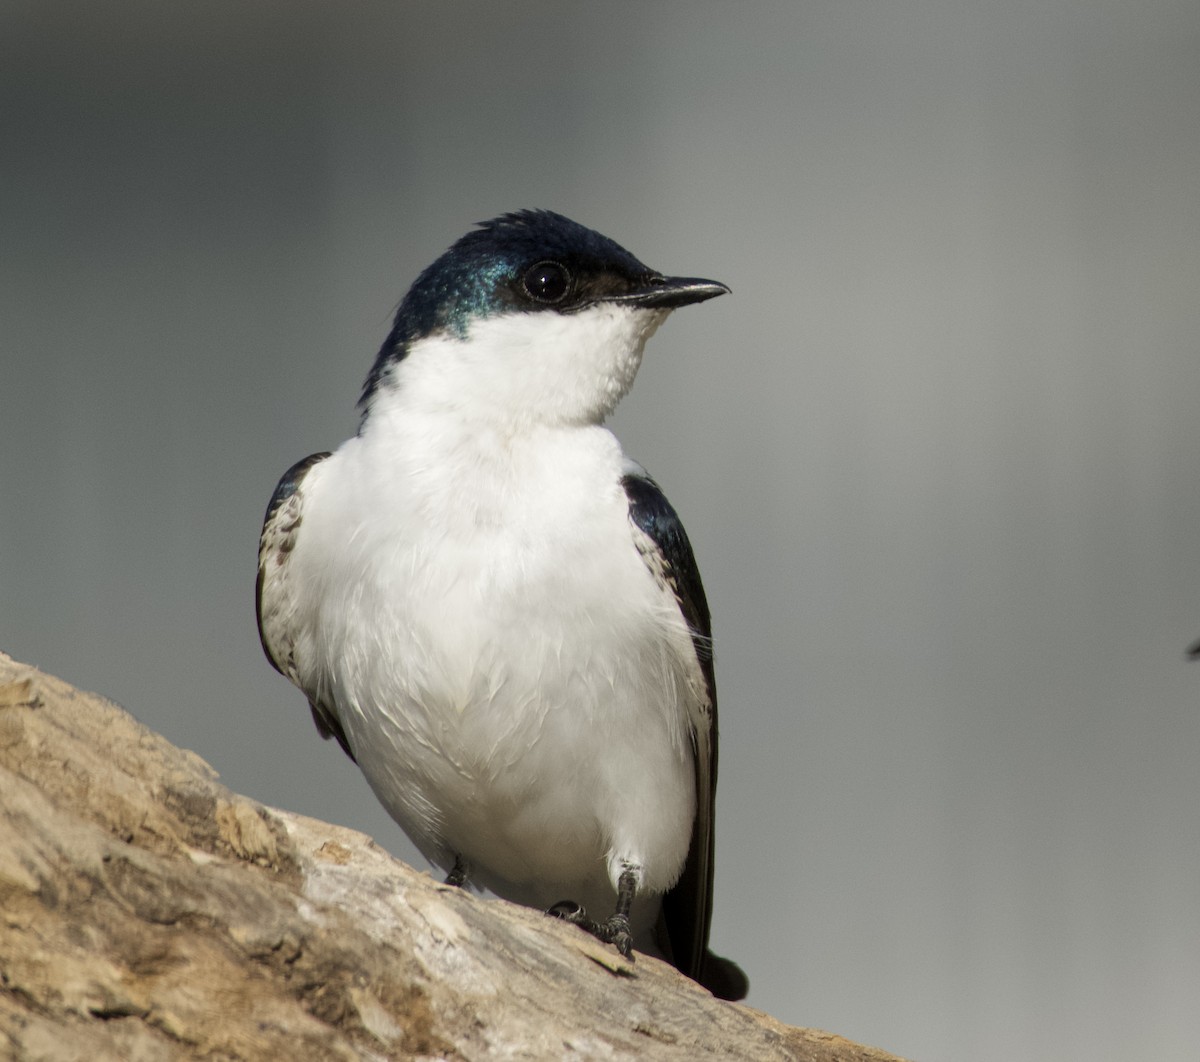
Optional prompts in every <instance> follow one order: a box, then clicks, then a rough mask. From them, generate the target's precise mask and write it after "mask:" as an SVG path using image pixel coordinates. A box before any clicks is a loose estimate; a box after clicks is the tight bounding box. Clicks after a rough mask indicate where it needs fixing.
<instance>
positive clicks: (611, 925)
mask: <svg viewBox="0 0 1200 1062" xmlns="http://www.w3.org/2000/svg"><path fill="white" fill-rule="evenodd" d="M546 914H548V915H550V916H551V917H553V918H561V919H562V920H563V921H564V922H570V923H571V925H574V926H578V927H579V928H580V929H584V930H586V931H587V932H589V933H591V935H592V936H593V937H595V938H596V939H597V940H600V941H603V942H604V943H605V944H611V945H612V946H613V947H614V948H616V949H617V951H619V952H620V953H621V954H622V955H623V956H624V957H625V958H626V959H628V960H629V961H630V962H633V934H632V933H631V932H630V931H629V917H628V915H623V914H615V915H613V916H612V917H611V918H609V919H607V920H605V921H603V922H593V921H592V920H591V919H590V918H588V916H587V911H585V910H584V909H583V907H582V906H581V905H580V904H577V903H576V902H575V901H574V900H559V902H558V903H556V904H555V905H554V906H553V907H551V908H550V909H549V910H548V911H547V912H546Z"/></svg>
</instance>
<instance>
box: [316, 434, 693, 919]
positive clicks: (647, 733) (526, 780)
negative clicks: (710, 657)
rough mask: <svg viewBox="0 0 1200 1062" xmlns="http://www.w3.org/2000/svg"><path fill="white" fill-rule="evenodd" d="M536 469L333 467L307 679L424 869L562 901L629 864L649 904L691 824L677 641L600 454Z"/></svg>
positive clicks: (681, 631) (608, 452)
mask: <svg viewBox="0 0 1200 1062" xmlns="http://www.w3.org/2000/svg"><path fill="white" fill-rule="evenodd" d="M576 436H578V438H576ZM534 453H536V454H537V455H538V456H536V457H533V456H528V455H524V456H523V455H517V456H516V457H513V456H512V455H511V454H510V455H509V456H508V460H509V465H508V466H507V467H508V468H509V469H510V470H511V473H512V474H511V475H509V476H507V477H503V478H502V479H501V480H499V481H498V480H497V478H496V476H495V474H494V473H495V469H493V468H487V469H483V470H481V471H480V474H479V475H478V476H477V477H476V481H475V482H472V477H471V476H470V475H468V474H464V475H462V476H459V477H455V481H454V484H453V490H446V489H444V488H443V487H441V486H439V487H437V488H436V489H433V488H430V489H428V490H422V483H421V481H420V479H419V477H418V478H417V479H415V480H414V481H407V480H403V479H400V480H397V479H395V478H393V479H391V480H388V479H386V478H381V477H380V476H379V475H375V474H373V473H372V472H371V471H370V470H371V469H374V468H376V467H378V465H379V462H378V461H376V460H374V458H375V457H377V456H378V455H374V454H373V453H372V451H371V448H370V447H369V446H368V445H367V444H365V443H364V441H363V440H352V441H351V442H350V443H348V444H347V445H346V446H345V447H343V449H342V450H341V451H339V452H338V454H336V455H335V456H334V457H332V458H330V459H329V460H328V461H327V462H326V463H325V465H326V466H329V467H325V466H322V468H321V471H322V473H323V474H322V476H321V480H320V482H319V483H318V484H316V487H317V489H315V490H313V492H312V494H311V495H309V496H308V497H307V499H306V504H305V516H304V525H303V529H302V534H301V538H300V542H299V544H298V546H297V549H296V555H295V557H294V558H293V561H292V563H293V564H294V565H296V566H297V572H298V573H299V574H300V575H301V578H299V579H297V583H299V584H300V585H303V586H304V587H305V588H306V593H308V592H310V591H309V588H311V596H310V602H311V607H310V609H309V614H310V616H311V623H312V630H313V637H312V640H311V643H310V645H311V651H310V653H309V654H308V658H307V659H306V660H305V662H304V665H305V666H306V667H307V669H309V672H310V674H311V675H312V676H313V677H314V678H317V679H319V681H320V683H321V688H322V689H323V690H326V691H328V694H329V695H330V697H331V699H332V701H333V703H334V704H335V705H336V707H337V711H338V715H339V717H340V719H341V721H342V724H343V726H344V728H345V730H346V732H347V736H348V738H349V741H350V744H351V747H352V748H353V749H354V752H355V756H356V758H357V760H358V763H359V766H360V767H361V768H362V770H363V772H364V774H365V775H366V777H367V779H368V780H369V782H370V784H371V786H372V788H373V789H374V790H375V792H376V794H377V795H378V796H379V798H380V800H381V801H382V803H383V804H384V805H385V807H387V809H388V811H389V812H390V813H391V814H392V816H393V817H394V818H395V819H396V820H397V821H398V822H399V823H400V824H401V826H402V827H403V828H404V829H405V831H406V832H407V833H408V834H409V836H410V837H412V839H413V840H414V842H415V843H416V844H417V845H418V847H420V848H421V849H422V851H423V852H424V853H425V854H426V855H427V857H429V858H430V859H431V860H433V861H434V862H437V863H439V864H440V865H443V866H447V865H449V864H450V863H452V862H453V860H454V857H455V855H462V856H464V857H465V858H466V859H468V860H469V861H470V862H471V864H472V867H473V868H474V869H475V870H476V871H479V872H482V873H481V874H480V875H479V876H480V877H481V878H482V880H483V881H484V882H485V883H488V882H490V880H491V879H496V878H498V879H501V881H502V882H509V883H515V884H524V883H536V884H537V885H538V886H539V888H545V889H547V890H549V892H548V895H555V894H556V898H560V899H561V898H562V897H563V896H565V895H569V894H571V891H572V890H575V891H579V890H581V889H582V890H585V891H586V890H588V889H590V888H593V887H595V886H597V885H598V884H605V887H608V886H607V885H606V883H607V882H609V881H611V880H613V879H614V878H615V874H614V870H617V871H619V866H620V863H621V862H622V861H629V862H633V863H638V864H640V865H641V866H642V867H643V868H644V877H643V883H642V884H643V888H645V889H647V890H649V891H654V892H657V891H662V890H663V889H665V888H667V887H669V886H670V885H671V884H672V883H673V881H674V879H675V877H676V876H677V874H678V872H679V870H680V868H681V866H682V863H683V860H684V858H685V856H686V853H687V848H688V843H689V840H690V833H691V824H692V818H693V815H694V813H695V793H694V784H695V783H694V773H693V765H692V752H691V743H690V739H689V736H688V733H687V706H686V704H685V703H684V698H685V697H686V696H688V692H687V690H688V685H687V681H686V674H687V666H688V665H687V663H686V660H687V656H686V654H688V653H690V652H691V646H690V638H689V636H688V634H687V631H686V628H685V627H684V625H683V621H682V619H681V618H680V616H679V615H678V610H677V609H675V608H674V607H673V603H672V602H671V600H670V597H669V595H664V593H663V591H662V589H661V587H659V586H658V585H657V584H656V583H655V581H654V579H653V577H652V576H651V574H650V572H649V571H648V569H647V568H646V566H645V564H644V562H643V561H642V559H641V557H640V556H639V555H638V553H637V551H636V549H635V548H634V544H633V538H632V532H631V529H630V525H629V521H628V508H627V503H626V501H625V497H624V494H623V492H622V490H621V488H620V485H619V479H620V469H621V466H620V461H621V455H620V450H619V448H617V446H616V442H615V440H614V439H612V436H611V435H609V434H608V433H607V432H605V431H603V429H599V428H595V429H585V430H577V431H576V432H575V433H574V434H573V435H571V436H568V437H567V438H566V439H564V440H561V441H560V443H559V445H557V446H556V447H554V448H552V449H551V450H546V448H545V447H544V446H543V447H539V448H537V449H536V450H531V451H530V454H534ZM547 453H548V454H551V455H552V458H551V459H550V460H549V461H547V460H546V459H545V457H544V456H543V455H545V454H547ZM339 463H340V467H339ZM393 476H394V472H393ZM441 482H443V483H444V480H442V481H441ZM335 485H336V486H335ZM493 887H496V889H497V891H499V892H501V893H504V892H505V891H506V890H505V889H504V887H503V886H502V885H500V886H493Z"/></svg>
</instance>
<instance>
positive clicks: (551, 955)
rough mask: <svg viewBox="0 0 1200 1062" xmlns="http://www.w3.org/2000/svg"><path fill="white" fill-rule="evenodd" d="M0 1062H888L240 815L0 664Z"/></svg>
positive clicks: (385, 865)
mask: <svg viewBox="0 0 1200 1062" xmlns="http://www.w3.org/2000/svg"><path fill="white" fill-rule="evenodd" d="M750 972H751V974H752V975H753V971H750ZM0 1057H4V1058H13V1059H16V1060H20V1062H35V1060H36V1062H43V1060H45V1062H51V1060H52V1062H73V1060H80V1062H84V1060H86V1062H100V1060H108V1059H113V1060H117V1059H119V1060H121V1062H150V1060H160V1059H163V1060H166V1059H213V1060H217V1059H220V1060H242V1059H245V1060H260V1059H261V1060H271V1062H276V1060H308V1059H312V1060H320V1062H326V1060H330V1059H373V1060H374V1059H410V1058H439V1059H440V1058H446V1059H480V1060H483V1059H496V1058H504V1059H558V1058H616V1059H634V1058H637V1059H647V1058H650V1059H657V1058H662V1059H710V1058H712V1059H715V1058H728V1059H754V1060H758V1059H811V1060H820V1062H832V1060H847V1062H849V1060H854V1062H885V1060H890V1059H893V1056H891V1055H888V1054H886V1053H884V1052H882V1051H877V1050H875V1049H872V1048H868V1047H861V1046H859V1045H856V1044H853V1043H850V1042H848V1041H846V1040H843V1039H842V1038H840V1037H837V1036H832V1035H830V1034H828V1033H823V1032H817V1031H813V1030H808V1029H798V1028H792V1027H789V1026H786V1025H783V1024H781V1023H779V1022H777V1021H775V1020H774V1019H773V1018H771V1017H769V1016H768V1015H766V1014H763V1013H761V1012H759V1011H756V1010H753V1009H751V1008H749V1007H746V1006H741V1005H738V1004H731V1003H724V1002H721V1001H719V1000H716V999H714V998H713V997H712V996H710V995H709V994H708V993H707V992H705V991H704V990H703V989H701V988H699V987H698V986H696V985H695V984H693V983H692V982H691V981H689V980H687V979H686V978H684V977H682V976H681V975H680V974H678V973H677V972H676V971H675V970H673V969H672V968H671V967H669V966H667V965H666V964H664V963H661V962H658V961H656V960H654V959H651V958H648V957H646V956H638V958H637V961H636V963H633V964H630V963H627V962H625V961H623V960H622V959H621V958H620V956H619V955H617V953H616V952H615V951H614V950H613V949H611V948H606V947H604V946H603V945H601V944H599V943H598V942H596V941H594V940H592V939H591V938H589V937H587V936H585V935H584V934H582V933H581V932H580V931H579V930H577V929H575V928H574V927H571V926H568V925H565V924H563V923H560V922H556V921H555V920H553V919H550V918H547V917H545V916H544V915H542V914H540V913H538V912H536V911H530V910H527V909H524V908H521V907H517V906H514V905H512V904H508V903H503V902H501V901H495V900H482V899H479V898H478V897H475V896H472V895H469V894H467V893H464V892H463V891H461V890H459V889H454V888H448V887H446V886H443V885H441V884H439V883H437V882H435V881H434V880H432V879H431V878H430V877H429V876H428V875H427V874H423V873H417V872H416V871H414V870H412V869H410V868H409V867H407V866H405V865H404V864H403V863H401V862H399V861H398V860H396V859H393V858H392V857H391V856H389V855H388V854H387V853H386V852H384V851H383V850H382V849H381V848H379V847H378V846H377V845H376V844H375V843H374V842H373V841H372V840H371V839H370V838H369V837H366V836H364V835H363V834H359V833H355V832H353V831H352V830H347V829H343V828H341V827H338V826H331V825H329V824H327V823H324V822H318V821H316V820H313V819H307V818H304V817H302V816H299V815H293V814H290V813H289V812H286V811H279V810H276V809H274V808H268V807H264V806H263V805H261V804H257V803H255V802H254V801H252V800H249V799H247V798H246V797H242V796H238V795H237V794H236V793H232V792H230V791H229V790H228V789H226V788H225V787H224V786H222V785H221V784H220V783H219V782H218V781H217V775H216V772H214V771H213V770H212V768H211V767H209V766H208V765H207V764H206V763H205V762H204V761H203V760H201V759H200V758H199V757H198V756H196V755H195V754H193V753H191V752H187V751H184V750H182V749H179V748H176V747H175V746H173V745H171V744H170V743H169V742H168V741H166V739H164V738H162V737H160V736H159V735H158V734H155V733H154V732H152V731H150V730H148V729H147V728H146V727H144V726H142V725H141V724H140V723H138V722H136V721H135V720H134V719H133V718H132V717H131V716H130V715H129V714H128V713H126V712H124V711H123V710H122V709H120V708H119V707H117V706H116V705H114V704H112V703H111V702H109V701H106V700H105V699H104V698H102V697H99V696H96V695H95V694H90V693H84V692H82V691H80V690H77V689H74V688H73V687H71V686H69V685H68V684H67V683H65V682H62V681H61V680H59V679H56V678H53V677H51V676H49V675H46V674H43V673H42V672H40V671H37V670H35V669H33V668H31V667H29V666H27V665H24V664H19V663H16V662H15V661H13V660H12V659H11V658H9V657H7V656H4V655H3V654H0Z"/></svg>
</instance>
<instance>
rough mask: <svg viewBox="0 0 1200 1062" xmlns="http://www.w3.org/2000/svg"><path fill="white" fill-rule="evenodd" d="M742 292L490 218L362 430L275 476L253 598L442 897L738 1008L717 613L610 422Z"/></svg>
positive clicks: (432, 293)
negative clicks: (673, 345) (729, 945)
mask: <svg viewBox="0 0 1200 1062" xmlns="http://www.w3.org/2000/svg"><path fill="white" fill-rule="evenodd" d="M729 290H730V289H729V288H728V287H727V286H726V285H725V284H722V283H719V282H717V281H713V280H705V279H700V278H695V277H677V276H667V275H665V274H663V273H660V272H658V271H656V270H654V269H651V268H649V267H647V266H645V265H643V264H642V262H641V261H639V260H638V259H637V258H635V257H634V256H633V255H632V254H631V253H630V252H629V251H627V250H625V249H624V248H623V247H622V246H620V245H619V244H618V243H616V242H615V241H613V240H612V239H610V238H608V237H606V236H603V235H601V234H600V233H599V232H596V231H594V230H593V229H589V228H587V227H585V226H584V225H581V224H579V223H578V222H575V221H572V220H570V219H568V218H566V217H564V216H563V215H561V214H558V213H555V212H553V211H549V210H519V211H515V212H512V213H507V214H502V215H500V216H498V217H496V218H493V219H492V220H490V221H486V222H481V223H479V224H478V225H477V226H476V227H474V228H473V229H471V230H470V231H469V232H468V233H467V234H466V235H464V236H462V237H461V238H460V239H458V240H457V241H456V242H455V243H454V244H453V245H451V246H450V248H449V249H448V250H447V251H446V252H445V253H444V254H442V255H441V256H440V257H439V258H438V259H437V260H436V261H434V262H433V264H432V265H430V266H429V267H428V268H426V269H425V270H424V271H423V272H421V273H420V275H419V276H418V277H417V279H416V280H415V281H414V283H413V284H412V287H411V288H410V289H409V290H408V292H407V294H406V295H405V296H404V298H403V299H402V300H401V302H400V304H399V307H398V309H397V311H396V314H395V319H394V322H393V324H392V327H391V330H390V332H389V334H388V335H387V337H386V339H385V340H384V342H383V345H382V347H381V348H380V351H379V353H378V356H377V357H376V359H375V361H374V364H373V365H372V367H371V369H370V372H369V373H368V375H367V377H366V382H365V384H364V387H363V390H362V394H361V398H360V400H359V403H358V412H359V424H358V429H357V432H356V433H355V434H354V435H353V436H352V437H351V438H349V439H347V440H346V441H345V442H343V443H342V444H341V445H340V446H339V447H338V448H337V449H336V450H335V451H333V452H321V453H315V454H312V455H311V456H309V457H306V458H305V459H304V460H302V461H299V462H297V463H296V464H295V465H293V466H292V467H291V468H290V469H288V471H287V472H286V473H284V475H283V477H282V478H281V479H280V480H279V483H278V485H277V486H276V488H275V491H274V493H273V494H272V496H271V499H270V502H269V504H268V507H267V510H266V516H265V519H264V521H263V526H262V532H261V536H260V542H259V566H258V579H257V593H256V598H257V613H258V628H259V635H260V639H261V642H262V647H263V650H264V652H265V653H266V656H267V659H268V661H269V662H270V663H271V665H272V666H273V667H274V668H275V669H276V670H277V671H279V672H280V673H281V674H283V675H284V676H285V677H286V678H288V679H289V680H290V681H291V682H292V683H294V684H295V685H296V686H297V687H299V689H300V690H301V691H302V692H303V693H304V695H305V696H306V697H307V698H308V702H309V705H310V708H311V711H312V717H313V720H314V722H315V723H316V727H317V730H318V731H319V732H320V734H321V736H323V737H325V738H333V739H334V740H336V741H337V743H338V744H339V745H340V746H341V747H342V749H343V750H344V751H345V752H346V754H347V755H348V756H349V757H350V758H351V759H352V760H353V761H354V762H355V763H356V764H357V765H358V767H359V768H360V769H361V770H362V772H363V774H364V775H365V776H366V779H367V781H368V783H369V784H370V786H371V788H372V790H373V791H374V793H375V794H376V796H377V797H378V799H379V800H380V801H381V803H382V804H383V805H384V807H385V808H386V809H387V811H388V812H389V814H390V815H391V816H392V818H393V819H395V820H396V822H397V823H398V824H399V825H400V826H401V827H402V829H403V830H404V831H405V833H406V834H407V835H408V836H409V838H410V839H411V840H412V841H413V842H414V844H415V845H416V847H417V848H418V849H419V850H420V851H421V853H422V854H423V855H424V856H425V858H426V859H428V860H429V862H430V863H431V864H432V865H433V866H435V867H438V868H440V869H441V870H443V871H445V872H446V873H447V877H446V881H447V883H448V884H452V885H460V886H470V887H473V888H478V889H487V890H489V891H491V892H492V893H494V894H495V895H497V896H500V897H503V898H506V899H510V900H514V901H515V902H518V903H524V904H527V905H530V906H536V907H539V908H542V909H543V910H546V911H547V912H548V913H550V914H553V915H556V916H557V917H560V918H565V919H566V920H567V921H569V922H573V923H574V924H576V925H578V926H579V927H581V928H582V929H584V930H587V931H588V932H590V933H592V934H593V935H594V936H596V937H598V938H599V939H600V940H601V941H604V942H606V943H609V944H612V945H614V946H615V947H616V948H617V949H618V950H619V951H620V952H621V954H622V955H624V956H626V957H627V958H628V959H630V960H632V959H633V955H632V949H633V948H634V947H637V948H638V949H639V950H641V951H644V952H647V953H650V954H655V955H658V956H661V957H663V958H665V959H666V960H667V961H669V962H670V963H672V964H673V965H674V966H675V967H676V968H677V969H679V970H680V971H681V972H682V973H684V974H685V975H687V976H688V977H690V978H692V979H693V980H695V981H697V982H699V983H700V984H702V985H704V986H705V987H707V988H708V989H709V990H710V991H712V992H713V993H714V994H715V995H717V996H719V997H722V998H727V999H741V998H744V997H745V995H746V993H747V990H748V980H747V978H746V976H745V974H744V973H743V972H742V970H741V968H740V967H739V966H737V964H736V963H734V962H732V961H730V960H728V959H723V958H721V957H719V956H717V955H715V954H714V953H712V952H711V951H710V950H709V948H708V938H709V931H710V924H711V919H712V903H713V819H714V807H715V804H714V800H715V793H716V781H717V698H716V688H715V683H714V672H713V654H712V629H711V619H710V613H709V607H708V603H707V601H706V598H705V594H704V588H703V585H702V583H701V580H700V575H699V571H698V568H697V564H696V560H695V556H694V553H693V550H692V547H691V544H690V542H689V540H688V536H687V534H686V532H685V531H684V528H683V524H682V523H681V521H680V519H679V516H678V515H677V513H676V511H675V509H674V508H673V507H672V506H671V504H670V503H669V502H668V501H667V498H666V497H665V495H664V494H663V492H662V490H661V489H660V488H659V486H658V484H657V483H656V482H655V481H654V480H653V479H652V478H651V477H650V475H649V474H648V473H647V472H646V471H645V469H643V468H642V467H641V466H640V465H639V464H637V463H636V462H635V461H633V460H632V459H631V458H629V457H627V456H626V455H625V453H624V451H623V450H622V448H621V445H620V443H619V442H618V440H617V438H616V437H615V435H613V433H612V432H611V431H610V430H609V429H608V428H607V427H606V426H605V423H604V422H605V420H606V418H607V417H608V416H609V415H610V414H611V413H612V412H613V410H614V408H615V407H616V405H617V403H618V402H619V401H620V400H621V398H622V397H624V395H625V394H626V393H627V392H628V391H629V389H630V387H631V386H632V384H633V382H634V377H635V375H636V374H637V371H638V368H639V366H640V364H641V361H642V355H643V350H644V347H645V344H646V341H647V340H648V339H649V338H650V337H651V335H652V334H653V333H654V332H655V330H656V329H657V328H658V327H659V325H660V324H662V322H663V321H664V319H665V318H666V317H667V316H668V314H670V312H671V311H672V310H674V309H677V308H678V307H681V306H687V305H690V304H692V303H700V302H703V301H705V300H708V299H712V298H715V297H717V296H720V295H724V294H727V293H729ZM564 896H565V897H566V898H565V899H564ZM597 911H598V912H600V916H599V917H596V918H593V917H592V914H591V913H589V912H597ZM607 911H611V912H612V913H611V915H609V916H608V917H603V914H604V913H605V912H607Z"/></svg>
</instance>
